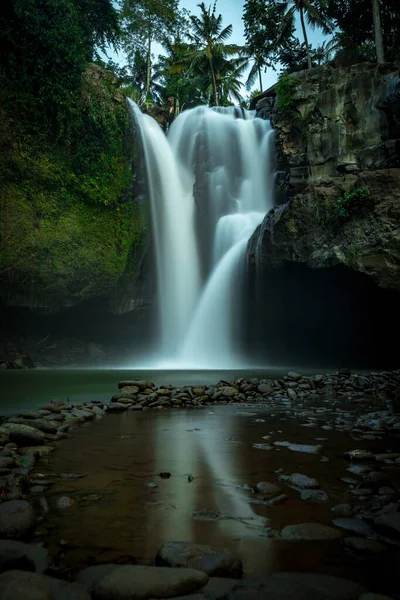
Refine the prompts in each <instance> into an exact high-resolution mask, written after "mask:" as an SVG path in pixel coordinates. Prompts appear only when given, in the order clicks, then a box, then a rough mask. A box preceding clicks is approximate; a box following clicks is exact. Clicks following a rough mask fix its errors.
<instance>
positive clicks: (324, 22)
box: [277, 0, 332, 69]
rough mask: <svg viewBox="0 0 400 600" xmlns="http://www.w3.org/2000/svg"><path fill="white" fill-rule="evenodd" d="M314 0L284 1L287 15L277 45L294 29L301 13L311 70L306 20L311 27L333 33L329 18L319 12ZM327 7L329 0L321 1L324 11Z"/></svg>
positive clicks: (320, 5)
mask: <svg viewBox="0 0 400 600" xmlns="http://www.w3.org/2000/svg"><path fill="white" fill-rule="evenodd" d="M313 2H314V0H284V1H283V3H282V4H283V5H284V7H285V15H284V17H283V25H282V28H281V31H280V33H279V36H278V41H277V44H279V43H280V41H281V40H282V39H283V38H284V35H285V33H286V32H287V30H288V29H289V28H293V27H294V21H295V15H296V11H299V14H300V22H301V28H302V30H303V36H304V43H305V47H306V52H307V64H308V68H309V69H311V66H312V65H311V54H310V46H309V43H308V38H307V30H306V24H305V18H304V17H306V19H307V22H308V24H309V25H310V26H311V27H313V28H314V27H317V26H318V27H320V28H321V29H322V30H323V31H324V33H330V32H331V31H332V26H331V23H330V22H329V20H328V19H327V18H325V17H324V15H323V13H322V12H320V11H319V10H318V8H317V7H316V6H315V5H314V3H313ZM326 5H327V0H319V3H318V6H319V7H320V8H321V9H322V10H323V9H324V8H325V7H326Z"/></svg>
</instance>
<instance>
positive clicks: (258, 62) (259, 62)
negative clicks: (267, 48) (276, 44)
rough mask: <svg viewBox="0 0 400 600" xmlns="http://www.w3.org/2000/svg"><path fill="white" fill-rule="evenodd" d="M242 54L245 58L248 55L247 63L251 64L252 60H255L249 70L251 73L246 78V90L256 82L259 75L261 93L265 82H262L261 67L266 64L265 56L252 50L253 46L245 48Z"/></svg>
mask: <svg viewBox="0 0 400 600" xmlns="http://www.w3.org/2000/svg"><path fill="white" fill-rule="evenodd" d="M240 55H241V56H242V57H243V58H244V57H246V63H247V64H249V63H250V61H252V62H253V64H252V66H251V69H250V71H249V74H248V76H247V79H246V83H245V85H246V90H247V91H249V90H250V89H251V88H252V87H253V85H254V84H255V81H256V79H257V77H258V83H259V85H260V88H259V89H260V93H261V92H262V88H263V84H262V75H261V69H262V67H263V66H264V64H265V63H264V59H263V57H262V56H261V55H260V54H258V53H255V52H252V50H251V48H247V47H246V48H243V51H242V52H241V53H240Z"/></svg>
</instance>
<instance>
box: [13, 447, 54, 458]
mask: <svg viewBox="0 0 400 600" xmlns="http://www.w3.org/2000/svg"><path fill="white" fill-rule="evenodd" d="M55 449H56V448H55V446H25V447H24V448H20V450H19V453H20V454H22V455H24V454H33V455H34V456H37V457H42V456H47V455H48V454H51V453H52V452H54V450H55Z"/></svg>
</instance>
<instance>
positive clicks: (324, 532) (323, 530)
mask: <svg viewBox="0 0 400 600" xmlns="http://www.w3.org/2000/svg"><path fill="white" fill-rule="evenodd" d="M340 537H342V534H341V532H340V531H339V530H338V529H334V528H333V527H328V526H327V525H321V524H320V523H300V524H299V525H286V527H284V528H283V529H282V531H281V538H282V539H283V540H334V539H337V538H340Z"/></svg>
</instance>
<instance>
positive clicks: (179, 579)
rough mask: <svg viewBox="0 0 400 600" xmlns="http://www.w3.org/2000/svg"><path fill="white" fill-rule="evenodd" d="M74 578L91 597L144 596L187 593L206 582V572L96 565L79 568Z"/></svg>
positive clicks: (123, 599)
mask: <svg viewBox="0 0 400 600" xmlns="http://www.w3.org/2000/svg"><path fill="white" fill-rule="evenodd" d="M77 581H78V582H79V583H82V584H83V585H85V586H86V588H87V589H88V591H89V592H90V593H91V595H92V599H93V600H111V599H112V600H132V599H133V598H135V600H141V599H143V600H144V599H147V598H172V597H173V596H179V595H180V596H182V595H184V594H189V593H190V592H193V591H195V590H197V589H199V588H201V587H203V586H204V585H206V583H207V581H208V576H207V575H206V573H204V572H202V571H196V570H195V569H174V568H168V567H147V566H141V565H137V566H136V565H135V566H130V565H128V566H122V565H100V566H98V567H89V568H88V569H85V570H84V571H82V572H81V573H80V574H79V575H78V577H77Z"/></svg>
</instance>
